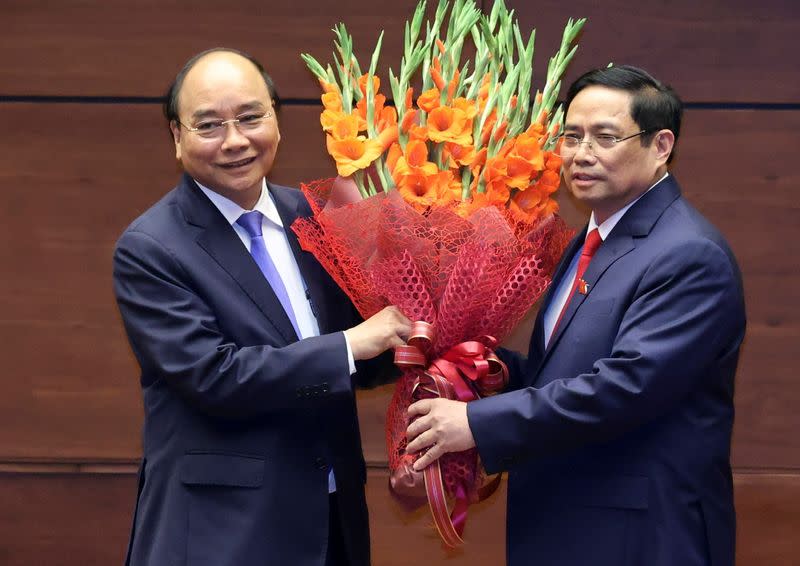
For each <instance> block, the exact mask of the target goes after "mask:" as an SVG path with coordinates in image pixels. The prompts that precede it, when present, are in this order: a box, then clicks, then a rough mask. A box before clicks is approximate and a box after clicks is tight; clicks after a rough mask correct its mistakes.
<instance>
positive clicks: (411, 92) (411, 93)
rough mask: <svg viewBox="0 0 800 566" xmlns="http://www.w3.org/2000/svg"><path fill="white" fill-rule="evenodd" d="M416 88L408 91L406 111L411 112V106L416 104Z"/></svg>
mask: <svg viewBox="0 0 800 566" xmlns="http://www.w3.org/2000/svg"><path fill="white" fill-rule="evenodd" d="M413 100H414V87H411V86H410V87H408V88H407V89H406V109H407V110H410V109H411V106H412V105H413V104H414V103H413Z"/></svg>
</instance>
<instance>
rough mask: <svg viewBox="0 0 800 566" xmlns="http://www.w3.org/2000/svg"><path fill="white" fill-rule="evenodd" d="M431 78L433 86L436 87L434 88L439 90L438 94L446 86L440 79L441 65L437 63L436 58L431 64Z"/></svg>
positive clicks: (437, 59)
mask: <svg viewBox="0 0 800 566" xmlns="http://www.w3.org/2000/svg"><path fill="white" fill-rule="evenodd" d="M431 77H432V78H433V84H435V85H436V88H438V89H439V92H441V91H443V90H444V89H445V88H446V87H447V85H446V84H445V82H444V79H443V78H442V64H441V62H439V58H438V57H434V58H433V62H432V64H431Z"/></svg>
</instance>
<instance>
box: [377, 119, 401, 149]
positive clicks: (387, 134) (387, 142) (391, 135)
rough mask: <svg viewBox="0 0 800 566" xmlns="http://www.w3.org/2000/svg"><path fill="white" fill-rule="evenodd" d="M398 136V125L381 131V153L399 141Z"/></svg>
mask: <svg viewBox="0 0 800 566" xmlns="http://www.w3.org/2000/svg"><path fill="white" fill-rule="evenodd" d="M398 135H399V131H398V129H397V124H395V125H394V126H389V127H387V128H384V129H383V130H381V132H380V133H379V134H378V145H379V146H380V148H381V153H383V152H384V151H386V150H387V149H388V148H389V146H391V145H392V144H393V143H394V142H396V141H397V138H398Z"/></svg>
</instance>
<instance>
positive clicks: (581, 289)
mask: <svg viewBox="0 0 800 566" xmlns="http://www.w3.org/2000/svg"><path fill="white" fill-rule="evenodd" d="M588 292H589V284H588V283H587V282H586V281H584V280H583V279H578V293H580V294H581V295H585V294H586V293H588Z"/></svg>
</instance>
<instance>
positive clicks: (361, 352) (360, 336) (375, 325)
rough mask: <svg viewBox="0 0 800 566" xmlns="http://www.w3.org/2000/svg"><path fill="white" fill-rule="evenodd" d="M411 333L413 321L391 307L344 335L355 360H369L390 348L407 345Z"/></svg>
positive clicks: (346, 331)
mask: <svg viewBox="0 0 800 566" xmlns="http://www.w3.org/2000/svg"><path fill="white" fill-rule="evenodd" d="M410 331H411V321H409V320H408V319H407V318H406V317H405V316H403V313H401V312H400V310H399V309H398V308H397V307H394V306H389V307H386V308H384V309H383V310H382V311H380V312H378V313H377V314H374V315H372V316H371V317H369V318H368V319H367V320H365V321H364V322H362V323H361V324H359V325H358V326H354V327H353V328H350V329H348V330H345V331H344V333H345V335H346V336H347V342H348V343H349V344H350V349H351V350H352V351H353V359H356V360H369V359H370V358H374V357H375V356H377V355H378V354H381V353H383V352H385V351H386V350H388V349H389V348H394V347H396V346H402V345H403V344H405V343H406V342H405V338H407V337H408V333H409V332H410Z"/></svg>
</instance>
